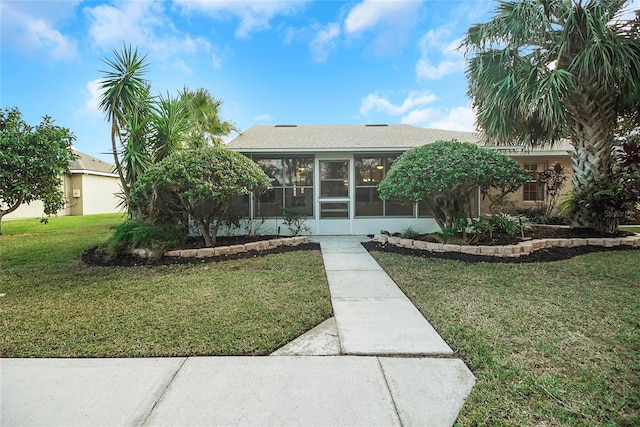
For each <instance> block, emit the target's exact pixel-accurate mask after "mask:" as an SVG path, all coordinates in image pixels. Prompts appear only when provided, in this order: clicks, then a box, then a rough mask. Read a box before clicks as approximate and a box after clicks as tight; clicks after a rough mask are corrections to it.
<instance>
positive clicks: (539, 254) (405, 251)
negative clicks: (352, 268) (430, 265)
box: [362, 242, 640, 264]
mask: <svg viewBox="0 0 640 427" xmlns="http://www.w3.org/2000/svg"><path fill="white" fill-rule="evenodd" d="M362 245H363V246H364V247H365V248H366V249H367V250H368V251H369V252H374V251H379V252H390V253H396V254H402V255H408V256H416V257H422V258H439V259H452V260H456V261H462V262H465V263H473V262H495V263H504V264H507V263H513V264H522V263H530V262H551V261H563V260H566V259H570V258H573V257H575V256H578V255H584V254H589V253H593V252H611V251H629V250H633V251H638V252H640V249H638V248H632V247H630V246H614V247H611V248H609V247H604V246H578V247H576V248H544V249H540V250H538V251H536V252H533V253H532V254H530V255H523V256H520V257H518V258H507V257H494V256H487V255H472V254H463V253H459V252H431V251H426V250H422V249H409V248H402V247H399V246H395V245H381V244H380V243H377V242H365V243H363V244H362Z"/></svg>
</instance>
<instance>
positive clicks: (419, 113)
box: [401, 107, 476, 132]
mask: <svg viewBox="0 0 640 427" xmlns="http://www.w3.org/2000/svg"><path fill="white" fill-rule="evenodd" d="M401 122H402V123H406V124H410V125H413V126H418V127H425V128H431V129H444V130H457V131H463V132H475V131H476V115H475V113H474V112H473V110H472V109H471V108H470V107H455V108H452V109H450V110H444V109H429V110H415V111H412V112H411V113H409V114H407V115H406V116H404V117H403V118H402V120H401Z"/></svg>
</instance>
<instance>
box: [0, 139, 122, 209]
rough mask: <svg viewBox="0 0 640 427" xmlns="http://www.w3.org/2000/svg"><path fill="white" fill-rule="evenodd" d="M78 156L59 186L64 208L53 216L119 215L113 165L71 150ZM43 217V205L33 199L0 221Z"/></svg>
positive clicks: (118, 188)
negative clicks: (62, 195)
mask: <svg viewBox="0 0 640 427" xmlns="http://www.w3.org/2000/svg"><path fill="white" fill-rule="evenodd" d="M73 150H74V152H75V154H76V155H77V156H78V157H77V158H76V159H75V160H74V161H72V162H71V164H70V165H69V174H68V175H65V176H64V177H62V180H61V181H62V182H61V184H60V186H61V190H62V192H63V194H64V200H65V206H64V208H62V209H60V210H59V211H58V213H57V215H58V216H66V215H91V214H100V213H116V212H119V211H120V209H119V208H118V204H119V202H120V199H119V198H118V197H117V194H118V193H119V192H120V178H119V177H118V174H117V173H115V171H114V166H113V165H111V164H109V163H107V162H104V161H102V160H100V159H96V158H95V157H92V156H89V155H88V154H84V153H81V152H80V151H78V150H76V149H75V148H73ZM43 215H44V206H43V204H42V202H41V201H39V200H36V201H34V202H31V203H30V204H28V205H27V204H26V203H23V204H22V205H21V206H20V207H19V208H18V209H16V210H15V211H13V212H12V213H10V214H8V215H6V216H5V217H4V218H3V219H18V218H36V217H42V216H43Z"/></svg>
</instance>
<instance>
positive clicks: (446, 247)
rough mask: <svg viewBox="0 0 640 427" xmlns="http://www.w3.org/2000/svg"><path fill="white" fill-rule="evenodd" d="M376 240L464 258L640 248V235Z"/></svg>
mask: <svg viewBox="0 0 640 427" xmlns="http://www.w3.org/2000/svg"><path fill="white" fill-rule="evenodd" d="M372 240H373V241H374V242H378V243H381V244H390V245H395V246H400V247H403V248H409V249H423V250H427V251H431V252H460V253H463V254H472V255H483V256H496V257H513V258H517V257H520V256H525V255H530V254H532V253H533V252H535V251H537V250H540V249H544V248H575V247H578V246H604V247H613V246H631V247H636V248H638V247H640V234H636V235H634V236H626V237H619V238H618V237H617V238H608V237H607V238H586V239H536V240H528V241H524V242H520V243H518V244H516V245H507V246H473V245H452V244H445V243H432V242H425V241H422V240H413V239H403V238H401V237H394V236H387V235H386V234H376V235H374V237H373V239H372Z"/></svg>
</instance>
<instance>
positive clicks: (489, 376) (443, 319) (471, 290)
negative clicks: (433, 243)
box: [372, 250, 640, 426]
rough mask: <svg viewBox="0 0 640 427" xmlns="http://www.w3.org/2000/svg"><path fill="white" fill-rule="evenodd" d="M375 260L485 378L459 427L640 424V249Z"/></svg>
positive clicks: (390, 256)
mask: <svg viewBox="0 0 640 427" xmlns="http://www.w3.org/2000/svg"><path fill="white" fill-rule="evenodd" d="M372 255H374V257H375V258H376V259H377V260H378V262H379V263H380V264H381V265H382V266H383V267H384V269H385V270H386V271H387V272H388V273H389V274H390V275H391V277H392V278H393V279H394V280H395V281H396V283H397V284H398V285H399V286H400V287H401V288H402V290H403V291H404V292H405V293H406V294H407V296H408V297H409V298H410V299H411V300H412V301H413V302H414V304H416V306H417V307H418V309H419V310H420V311H421V312H422V313H423V314H424V316H425V317H426V318H427V319H428V320H429V322H430V323H431V324H432V325H433V326H434V327H435V328H436V330H437V331H438V332H439V333H440V334H441V335H442V337H443V338H444V339H445V340H446V341H447V342H448V343H449V345H450V346H451V347H452V348H453V349H454V350H455V351H457V352H458V353H459V355H460V357H462V358H463V359H464V360H465V362H466V363H467V365H468V366H469V368H470V369H471V370H472V371H473V373H474V374H475V375H476V377H477V378H478V382H477V384H476V386H475V388H474V389H473V391H472V392H471V395H470V396H469V399H468V401H467V402H466V404H465V406H464V408H463V410H462V412H461V414H460V417H459V419H458V424H459V425H474V426H475V425H487V426H495V425H513V426H522V425H529V426H534V425H535V426H537V425H589V426H590V425H640V251H638V250H635V251H634V250H627V251H614V252H602V253H593V254H588V255H583V256H579V257H576V258H573V259H571V260H566V261H561V262H549V263H531V264H495V263H490V264H489V263H477V264H464V263H462V262H459V261H450V260H441V259H423V258H419V257H412V256H403V255H399V254H393V253H380V252H374V253H372Z"/></svg>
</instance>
